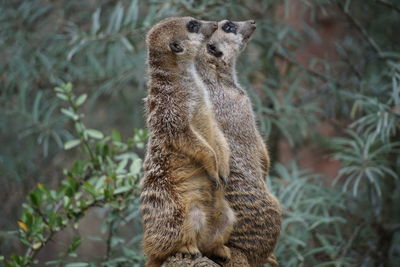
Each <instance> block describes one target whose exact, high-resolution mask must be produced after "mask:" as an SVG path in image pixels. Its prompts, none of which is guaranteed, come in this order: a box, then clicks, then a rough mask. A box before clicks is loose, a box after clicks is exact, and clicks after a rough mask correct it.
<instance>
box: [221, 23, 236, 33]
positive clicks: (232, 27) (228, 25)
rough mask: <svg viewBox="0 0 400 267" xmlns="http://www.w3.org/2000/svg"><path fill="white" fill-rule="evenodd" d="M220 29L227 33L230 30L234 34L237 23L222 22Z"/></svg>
mask: <svg viewBox="0 0 400 267" xmlns="http://www.w3.org/2000/svg"><path fill="white" fill-rule="evenodd" d="M222 30H223V31H224V32H227V33H230V32H232V33H234V34H236V31H237V25H236V24H235V23H233V22H231V21H228V22H227V23H225V24H224V26H222Z"/></svg>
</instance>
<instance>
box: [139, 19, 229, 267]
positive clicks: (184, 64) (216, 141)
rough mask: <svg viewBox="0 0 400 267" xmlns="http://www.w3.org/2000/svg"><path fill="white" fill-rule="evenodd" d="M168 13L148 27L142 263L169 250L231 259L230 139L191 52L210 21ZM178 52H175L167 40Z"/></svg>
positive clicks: (203, 37)
mask: <svg viewBox="0 0 400 267" xmlns="http://www.w3.org/2000/svg"><path fill="white" fill-rule="evenodd" d="M192 20H194V19H193V18H189V17H183V18H169V19H166V20H163V21H161V22H159V23H158V24H156V25H155V26H154V27H153V28H152V29H151V30H150V31H149V33H148V35H147V40H146V41H147V47H148V68H149V76H150V77H149V82H148V88H149V91H148V97H147V100H146V107H147V126H148V129H149V132H150V137H149V141H148V144H147V153H146V157H145V162H144V172H145V173H144V179H143V183H142V187H143V188H142V193H141V212H142V216H143V226H144V238H143V239H144V240H143V245H144V252H145V254H146V255H147V256H148V258H149V260H148V262H147V266H160V265H161V264H162V262H163V261H164V260H165V259H166V258H167V257H168V256H170V255H173V254H175V253H178V252H179V253H184V254H190V255H192V256H199V255H200V252H201V253H203V254H204V255H206V256H209V257H211V258H212V257H217V258H218V257H219V258H222V259H226V260H229V258H230V251H229V249H228V248H227V247H225V246H224V243H225V242H226V240H227V239H228V237H229V233H230V231H231V230H232V225H233V222H234V213H233V211H232V209H231V208H230V207H229V205H228V203H227V202H226V200H225V199H224V185H223V183H224V182H225V178H226V177H228V175H229V155H230V151H229V146H228V144H227V141H226V140H225V138H224V136H223V134H222V132H221V131H220V130H219V128H218V127H217V124H216V121H215V118H214V115H213V112H212V106H211V103H210V102H209V96H208V92H207V90H206V88H205V87H204V85H203V83H202V82H201V79H200V77H198V75H197V72H196V70H195V67H194V59H195V56H196V54H197V52H198V50H199V48H200V47H201V46H202V45H204V44H205V42H206V41H207V39H208V38H209V37H210V35H211V34H212V32H213V31H214V30H215V29H216V24H215V23H211V22H202V24H201V28H200V30H199V32H198V33H190V32H189V31H188V29H187V26H186V25H187V23H188V22H189V21H192ZM174 42H175V43H178V45H179V47H181V48H183V52H179V53H176V52H173V51H172V48H171V47H170V44H171V43H174Z"/></svg>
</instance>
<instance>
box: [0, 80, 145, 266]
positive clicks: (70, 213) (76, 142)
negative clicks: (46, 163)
mask: <svg viewBox="0 0 400 267" xmlns="http://www.w3.org/2000/svg"><path fill="white" fill-rule="evenodd" d="M55 92H56V94H57V97H58V98H60V99H61V100H63V101H65V102H67V107H65V108H62V109H61V111H62V113H63V114H64V115H65V116H66V117H68V118H69V119H70V120H72V121H73V126H74V129H75V135H76V139H71V140H69V141H67V142H66V143H65V144H64V147H65V149H72V148H73V147H77V146H79V147H80V148H81V151H82V152H83V154H84V155H86V156H87V158H82V159H79V160H76V161H75V162H74V163H73V164H72V166H71V168H69V169H66V170H65V171H64V175H65V178H64V179H63V181H62V183H61V185H60V186H59V187H58V188H57V189H56V190H51V189H49V188H48V187H46V186H45V185H43V184H39V185H38V186H37V187H36V188H35V189H34V190H33V191H31V193H29V195H28V199H27V200H28V202H27V203H25V204H24V205H23V210H22V215H21V217H20V220H19V221H18V225H19V228H20V229H19V231H18V235H19V240H20V241H21V242H22V243H23V244H24V245H25V246H26V252H25V254H24V256H19V255H16V254H13V255H11V257H10V258H9V259H7V260H6V261H5V265H6V266H27V265H29V264H31V263H37V260H36V259H35V256H36V255H37V253H38V252H39V251H40V250H41V249H42V247H44V246H46V245H47V244H48V243H49V242H50V240H52V238H53V237H54V235H55V234H56V233H57V232H60V231H62V230H63V229H64V228H66V227H68V226H72V227H73V228H75V229H78V226H79V221H80V219H81V218H82V217H83V216H85V214H87V212H88V210H89V209H91V208H93V207H99V206H101V207H105V208H106V209H107V210H109V215H108V216H107V218H106V219H105V224H106V226H107V227H108V228H109V229H108V231H109V233H108V237H107V240H105V241H106V242H107V254H106V255H105V257H104V264H105V265H106V266H107V265H108V264H112V263H116V262H118V263H139V262H141V261H142V260H143V259H142V257H141V256H140V255H139V254H137V253H136V252H135V251H131V250H128V249H126V250H122V251H124V254H123V256H124V257H118V258H114V257H113V256H114V255H113V250H114V249H115V247H118V246H121V244H123V243H125V240H124V239H122V238H121V237H118V236H114V234H115V232H116V230H117V229H118V228H117V225H120V224H121V223H126V221H125V219H124V216H125V214H126V213H128V212H129V213H130V214H131V213H132V212H135V213H137V198H138V194H139V188H138V181H139V177H140V176H141V165H142V160H141V159H140V157H139V156H138V155H137V154H136V153H133V152H131V150H132V149H133V148H135V147H138V146H141V147H142V146H143V142H144V141H145V139H146V135H145V133H144V132H143V131H139V132H138V133H137V134H136V135H135V138H134V139H130V140H128V143H124V142H122V140H121V138H120V135H119V133H118V131H115V130H114V131H113V134H112V135H111V136H104V135H103V133H102V132H100V131H98V130H94V129H89V128H87V127H86V126H85V124H84V123H83V122H82V120H81V119H82V117H83V114H82V113H80V112H79V106H81V105H82V104H83V103H84V102H85V99H86V95H85V94H83V95H80V96H75V95H74V93H73V91H72V84H71V83H67V84H63V85H61V86H60V87H56V88H55ZM81 241H82V238H81V237H80V236H79V235H77V236H74V237H73V238H72V241H71V242H70V244H68V246H67V249H66V251H65V252H63V253H61V254H60V255H59V259H57V260H52V261H49V262H47V263H46V264H48V265H57V266H60V265H63V264H64V263H65V262H66V261H67V260H68V262H69V261H70V259H72V258H76V257H77V254H76V250H77V249H78V247H79V246H80V244H81ZM67 266H89V264H88V263H78V262H70V263H68V264H67Z"/></svg>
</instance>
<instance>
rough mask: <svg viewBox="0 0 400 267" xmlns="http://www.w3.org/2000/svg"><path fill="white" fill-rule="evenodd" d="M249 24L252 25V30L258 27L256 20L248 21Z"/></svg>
mask: <svg viewBox="0 0 400 267" xmlns="http://www.w3.org/2000/svg"><path fill="white" fill-rule="evenodd" d="M247 22H248V23H250V26H251V27H252V28H256V27H257V24H256V21H255V20H254V19H252V20H248V21H247Z"/></svg>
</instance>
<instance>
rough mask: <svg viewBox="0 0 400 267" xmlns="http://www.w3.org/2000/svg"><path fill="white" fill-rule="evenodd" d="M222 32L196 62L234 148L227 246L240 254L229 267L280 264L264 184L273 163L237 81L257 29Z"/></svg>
mask: <svg viewBox="0 0 400 267" xmlns="http://www.w3.org/2000/svg"><path fill="white" fill-rule="evenodd" d="M226 22H227V21H226V20H225V21H221V22H219V23H218V29H217V31H215V32H214V34H213V35H212V37H211V38H210V40H209V44H211V45H212V46H211V47H210V46H208V47H207V46H205V47H203V48H202V49H201V52H200V53H199V56H198V57H197V62H196V68H197V69H198V71H199V73H200V76H201V78H202V80H203V81H204V83H205V84H206V86H207V88H208V90H209V92H210V97H211V101H212V103H213V107H214V111H215V114H216V119H217V121H218V123H219V125H220V127H221V129H222V131H223V133H224V135H225V137H226V138H227V140H228V143H229V146H230V149H231V165H230V167H231V174H230V176H229V184H228V186H227V188H226V199H227V200H228V202H229V203H230V205H231V207H232V208H233V209H234V211H235V214H236V218H237V222H236V224H235V225H234V230H233V232H232V234H231V237H230V238H229V241H228V243H227V245H228V247H230V248H231V250H232V251H233V249H234V250H235V251H236V252H235V253H233V254H234V255H235V256H233V257H232V260H231V262H230V263H229V264H228V266H261V265H262V264H263V263H266V262H268V263H272V264H276V259H275V256H274V255H273V254H272V252H273V250H274V248H275V245H276V242H277V238H278V236H279V232H280V227H281V210H280V205H279V202H278V200H277V199H276V198H275V197H274V196H273V195H272V194H271V193H270V192H269V191H268V189H267V187H266V184H265V182H264V177H265V174H266V173H267V172H268V169H269V165H270V159H269V154H268V150H267V148H266V146H265V144H264V142H263V140H262V137H261V135H260V133H259V131H258V130H257V127H256V121H255V118H254V113H253V111H252V106H251V102H250V99H249V97H248V96H247V94H246V92H245V91H244V90H243V89H242V88H241V86H240V85H239V83H238V82H237V78H236V73H235V62H236V58H237V56H238V55H239V54H240V52H241V51H242V50H243V49H244V47H245V46H246V43H247V41H248V39H249V38H250V36H251V34H252V33H253V31H254V29H255V24H254V22H252V21H246V22H235V24H236V26H237V32H236V33H232V32H230V33H227V32H225V31H224V30H223V29H222V27H223V26H224V25H225V23H226Z"/></svg>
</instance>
